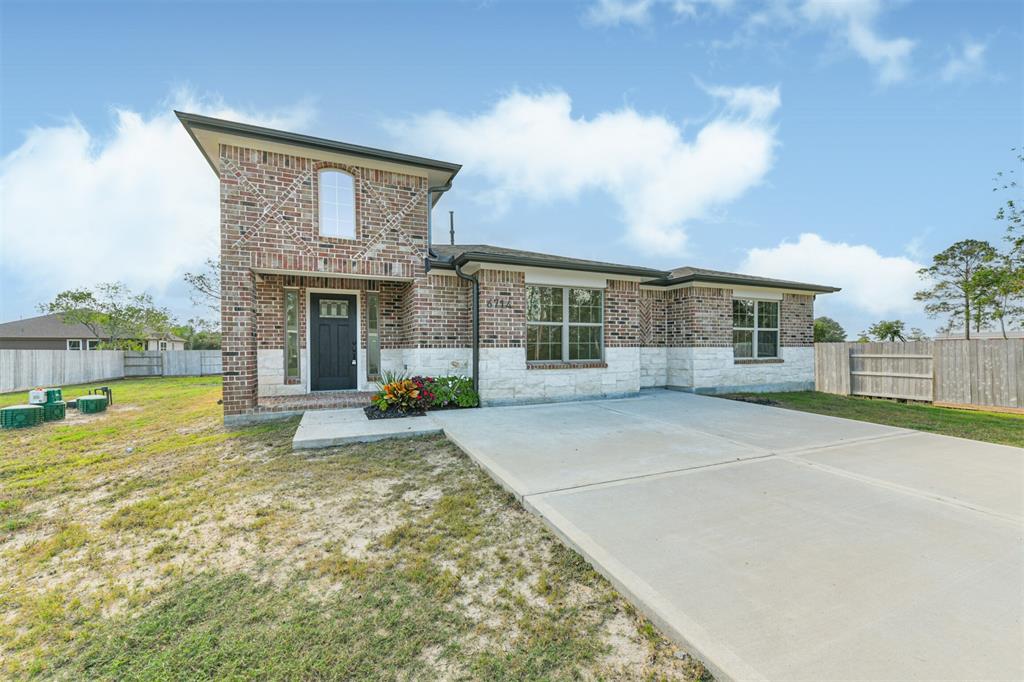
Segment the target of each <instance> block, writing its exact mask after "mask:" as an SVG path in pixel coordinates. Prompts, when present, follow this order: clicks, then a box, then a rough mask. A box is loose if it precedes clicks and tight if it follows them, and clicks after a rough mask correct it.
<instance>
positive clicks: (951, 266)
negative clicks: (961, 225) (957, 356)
mask: <svg viewBox="0 0 1024 682" xmlns="http://www.w3.org/2000/svg"><path fill="white" fill-rule="evenodd" d="M996 256H997V252H996V250H995V248H993V247H992V245H991V244H989V243H988V242H986V241H979V240H977V239H964V240H962V241H958V242H957V243H955V244H953V245H952V246H950V247H949V248H947V249H946V250H945V251H942V252H941V253H937V254H935V256H933V257H932V264H931V265H930V266H929V267H927V268H921V269H920V270H918V271H917V274H918V275H919V276H920V277H921V278H922V279H924V280H927V281H930V282H932V283H933V284H932V286H931V287H930V288H928V289H923V290H921V291H918V292H917V293H916V294H914V299H915V300H917V301H927V302H928V303H927V304H926V305H925V307H924V309H925V312H926V313H928V316H929V317H943V316H945V317H947V319H948V320H949V325H950V328H955V327H959V326H960V325H961V324H962V325H963V327H964V334H965V337H966V338H968V339H969V338H971V322H972V321H974V322H978V321H979V320H980V317H979V318H977V319H976V318H975V316H974V313H975V312H976V309H980V310H981V311H982V313H984V309H985V301H984V299H983V298H982V297H983V294H984V278H983V277H979V275H978V273H979V272H980V271H982V270H984V269H985V268H987V267H989V266H990V265H991V264H992V262H993V261H995V260H996Z"/></svg>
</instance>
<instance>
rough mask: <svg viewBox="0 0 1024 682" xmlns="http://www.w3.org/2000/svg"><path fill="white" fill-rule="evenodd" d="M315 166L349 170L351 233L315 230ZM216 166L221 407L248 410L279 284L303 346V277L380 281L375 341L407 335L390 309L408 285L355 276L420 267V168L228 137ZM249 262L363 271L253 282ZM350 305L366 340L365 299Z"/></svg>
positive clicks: (328, 284) (406, 296) (362, 283)
mask: <svg viewBox="0 0 1024 682" xmlns="http://www.w3.org/2000/svg"><path fill="white" fill-rule="evenodd" d="M322 168H338V169H340V170H343V171H345V172H348V173H350V174H351V175H352V176H353V178H354V186H355V194H356V197H355V200H356V239H337V238H331V237H323V236H321V235H320V234H319V228H318V220H319V219H318V210H319V206H318V202H317V201H316V197H317V185H318V182H319V175H318V173H319V171H320V169H322ZM220 175H221V183H220V199H221V200H220V204H221V283H222V291H221V323H222V330H223V337H222V343H223V360H224V413H225V415H229V416H230V415H237V414H245V413H247V412H253V411H256V404H257V400H256V374H257V357H256V351H257V348H280V347H282V346H283V344H284V328H283V325H284V321H283V293H282V290H281V289H282V287H283V286H289V285H292V284H294V285H296V286H298V287H299V288H300V297H299V299H300V301H301V306H302V317H301V319H302V323H301V324H300V326H299V328H300V335H301V345H302V347H303V348H305V346H306V339H305V334H306V330H305V324H306V323H305V320H306V317H307V315H306V310H305V306H306V291H305V290H306V289H307V288H309V287H315V288H335V289H353V290H357V291H360V292H362V291H366V290H367V288H368V287H377V286H380V290H381V292H382V295H381V304H382V305H381V314H382V318H384V319H382V330H381V345H382V347H386V346H387V344H393V345H397V344H406V343H407V342H408V341H409V339H410V337H411V335H410V330H411V328H412V326H413V324H414V322H415V320H414V318H410V317H409V316H405V317H402V318H400V319H395V316H394V314H395V313H396V312H398V311H403V312H404V311H408V310H410V308H411V306H412V305H413V303H412V300H411V299H412V296H411V290H412V287H411V285H410V284H408V283H393V282H392V283H387V284H385V283H379V284H377V283H371V282H370V281H368V280H367V279H362V278H365V277H380V278H417V277H423V275H424V269H423V256H424V254H425V251H426V243H427V202H426V191H427V180H426V178H424V177H418V176H412V175H405V174H402V173H395V172H389V171H381V170H376V169H370V168H361V167H356V166H342V165H339V164H334V163H324V162H321V161H317V160H315V159H310V158H303V157H297V156H290V155H286V154H276V153H271V152H264V151H259V150H255V149H248V148H244V147H235V146H228V145H222V146H221V148H220ZM253 268H256V269H273V270H295V271H300V272H309V273H314V272H315V273H320V272H322V273H330V274H335V275H360V276H361V277H362V278H358V279H357V278H348V279H340V278H334V277H318V276H317V277H313V276H311V277H304V278H298V277H297V276H288V277H283V278H282V276H274V275H270V276H267V275H262V276H261V279H262V281H261V282H257V281H256V277H255V275H254V274H253V272H252V269H253ZM289 278H291V279H289ZM359 314H360V316H361V322H362V324H361V329H362V330H363V334H362V336H363V339H362V345H363V347H365V342H366V336H365V335H366V324H365V305H361V306H360V311H359ZM388 316H390V317H388ZM396 330H397V331H398V333H397V334H393V333H392V332H395V331H396Z"/></svg>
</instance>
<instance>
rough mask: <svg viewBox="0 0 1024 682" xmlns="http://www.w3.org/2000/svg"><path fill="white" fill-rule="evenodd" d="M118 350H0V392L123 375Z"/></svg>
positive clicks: (122, 364) (121, 359)
mask: <svg viewBox="0 0 1024 682" xmlns="http://www.w3.org/2000/svg"><path fill="white" fill-rule="evenodd" d="M123 355H124V354H123V353H122V352H121V351H119V350H90V351H81V350H10V349H3V350H0V393H8V392H10V391H21V390H24V389H29V388H36V387H37V386H67V385H70V384H85V383H88V382H90V381H102V380H104V379H120V378H121V377H123V376H124V357H123Z"/></svg>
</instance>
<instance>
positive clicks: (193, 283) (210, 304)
mask: <svg viewBox="0 0 1024 682" xmlns="http://www.w3.org/2000/svg"><path fill="white" fill-rule="evenodd" d="M184 278H185V283H186V284H188V286H189V298H190V299H191V300H192V304H193V305H198V306H206V307H207V308H209V309H211V310H213V311H214V312H216V313H217V314H218V315H219V314H220V261H219V260H216V259H214V258H207V259H206V262H205V264H204V266H203V269H202V270H200V271H199V272H186V273H185V275H184Z"/></svg>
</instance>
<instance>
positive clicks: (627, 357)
mask: <svg viewBox="0 0 1024 682" xmlns="http://www.w3.org/2000/svg"><path fill="white" fill-rule="evenodd" d="M605 362H606V363H607V365H608V366H607V367H585V368H578V369H576V368H574V369H527V367H526V349H524V348H481V349H480V399H481V401H482V402H483V403H484V404H490V405H495V404H502V403H528V402H545V401H555V400H578V399H583V398H600V397H603V396H620V395H629V394H632V393H636V392H638V391H639V390H640V349H639V348H606V349H605Z"/></svg>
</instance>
